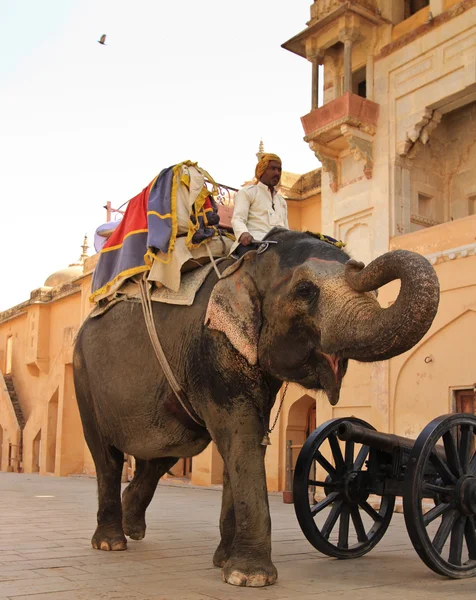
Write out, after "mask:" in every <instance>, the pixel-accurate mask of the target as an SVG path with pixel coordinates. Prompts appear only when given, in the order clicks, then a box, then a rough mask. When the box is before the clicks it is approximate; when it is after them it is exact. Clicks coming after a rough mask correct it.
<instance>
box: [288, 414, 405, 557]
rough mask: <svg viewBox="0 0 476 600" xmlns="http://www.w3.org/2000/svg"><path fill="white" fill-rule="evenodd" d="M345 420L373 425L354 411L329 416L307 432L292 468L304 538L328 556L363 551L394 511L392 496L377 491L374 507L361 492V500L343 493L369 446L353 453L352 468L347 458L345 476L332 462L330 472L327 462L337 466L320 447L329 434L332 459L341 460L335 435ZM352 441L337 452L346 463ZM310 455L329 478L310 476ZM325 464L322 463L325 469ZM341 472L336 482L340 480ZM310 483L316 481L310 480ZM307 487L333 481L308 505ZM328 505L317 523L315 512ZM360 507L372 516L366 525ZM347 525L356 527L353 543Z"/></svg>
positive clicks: (378, 537)
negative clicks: (347, 415) (352, 414)
mask: <svg viewBox="0 0 476 600" xmlns="http://www.w3.org/2000/svg"><path fill="white" fill-rule="evenodd" d="M343 421H350V422H352V423H356V424H359V425H361V426H364V427H366V428H368V429H372V430H374V431H375V429H374V427H372V426H371V425H369V424H368V423H366V422H365V421H363V420H361V419H358V418H355V417H350V418H338V419H331V420H330V421H327V422H326V423H323V424H322V425H321V426H320V427H318V428H317V429H316V430H315V431H314V432H313V433H312V434H311V435H310V436H309V437H308V439H307V440H306V442H305V443H304V445H303V447H302V449H301V451H300V453H299V456H298V459H297V461H296V467H295V472H294V481H293V496H294V509H295V512H296V517H297V519H298V522H299V525H300V527H301V529H302V531H303V533H304V535H305V536H306V538H307V540H308V541H309V542H310V543H311V544H312V545H313V546H314V547H315V548H316V549H317V550H319V551H320V552H322V553H323V554H326V555H327V556H332V557H335V558H340V559H348V558H358V557H360V556H363V555H364V554H367V553H368V552H370V550H372V548H374V547H375V546H376V545H377V544H378V542H379V541H380V540H381V539H382V537H383V536H384V534H385V532H386V530H387V528H388V526H389V524H390V521H391V519H392V516H393V508H394V505H395V496H390V495H386V496H381V497H380V498H381V500H380V506H379V508H378V509H375V508H373V507H372V506H371V505H370V504H369V503H368V502H367V498H365V499H363V498H361V499H360V501H359V499H356V500H355V501H350V500H349V498H348V497H347V496H346V493H345V491H344V490H343V488H345V486H346V485H348V481H349V478H350V477H352V474H353V473H358V472H360V471H362V470H364V469H363V467H364V466H365V461H366V459H367V458H368V454H369V452H370V448H369V447H368V446H363V445H362V446H361V448H360V451H359V452H358V453H357V455H355V454H353V455H352V468H349V465H348V464H346V467H347V470H346V471H345V472H346V475H345V476H344V474H343V473H344V469H342V468H341V472H337V471H336V469H335V468H334V471H336V473H335V474H333V473H332V472H329V470H330V467H336V464H331V463H329V461H327V459H325V457H324V456H323V455H322V453H321V452H320V449H321V448H322V446H323V444H325V443H326V440H329V442H328V443H329V447H330V451H331V454H332V457H333V459H334V463H335V462H336V461H337V462H340V458H339V455H338V451H337V446H336V443H335V441H336V440H337V437H336V436H337V429H338V426H339V425H340V423H342V422H343ZM331 440H332V441H331ZM350 447H352V448H354V447H355V445H354V443H353V442H344V452H343V454H342V451H341V458H342V459H343V461H344V463H347V462H348V463H350V456H351V452H350V450H349V449H348V448H350ZM319 454H320V456H319ZM336 456H337V458H336ZM314 461H316V462H317V463H318V464H319V465H321V467H323V468H324V470H327V473H328V475H330V479H329V477H327V478H326V481H318V480H317V479H312V478H311V477H310V475H311V469H312V465H313V462H314ZM326 463H327V465H326ZM323 465H326V466H327V469H326V467H325V466H323ZM328 469H329V470H328ZM339 477H340V483H339V482H338V479H339ZM344 477H345V478H346V480H345V481H344V480H343V478H344ZM314 484H319V485H315V486H314ZM310 487H311V488H312V487H318V488H322V489H323V490H325V491H326V492H327V491H330V490H331V489H332V487H334V490H335V491H330V493H326V496H325V498H324V499H323V500H321V501H319V502H317V503H316V504H315V505H314V506H313V507H311V505H310V504H309V488H310ZM327 507H330V511H329V514H328V516H327V518H326V520H325V522H324V524H323V526H322V527H319V526H318V525H317V524H316V520H315V517H316V516H317V515H318V514H319V513H321V512H322V511H323V510H324V509H325V508H327ZM364 513H365V515H366V519H367V518H370V520H371V521H372V522H373V524H372V525H371V526H370V527H368V526H367V527H366V526H365V525H364V524H363V521H362V515H363V514H364ZM337 525H338V530H339V531H338V536H337V538H338V539H337V543H332V541H330V540H329V538H330V537H331V534H333V532H334V531H335V528H336V526H337ZM351 525H352V527H353V530H354V531H353V533H354V537H356V538H357V543H354V544H352V545H348V542H349V528H350V526H351ZM334 535H335V534H334ZM346 544H347V545H346Z"/></svg>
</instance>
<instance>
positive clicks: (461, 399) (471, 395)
mask: <svg viewBox="0 0 476 600" xmlns="http://www.w3.org/2000/svg"><path fill="white" fill-rule="evenodd" d="M455 412H457V413H469V414H471V415H476V390H475V388H473V389H469V390H456V391H455Z"/></svg>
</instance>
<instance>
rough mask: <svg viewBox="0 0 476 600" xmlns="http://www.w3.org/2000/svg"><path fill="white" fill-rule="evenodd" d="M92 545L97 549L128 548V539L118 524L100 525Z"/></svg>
mask: <svg viewBox="0 0 476 600" xmlns="http://www.w3.org/2000/svg"><path fill="white" fill-rule="evenodd" d="M91 545H92V547H93V548H94V549H95V550H112V551H118V550H126V549H127V540H126V538H125V536H124V534H123V533H122V529H120V528H118V527H117V526H115V527H114V526H111V525H109V526H105V525H103V526H98V528H97V529H96V531H95V532H94V535H93V538H92V540H91Z"/></svg>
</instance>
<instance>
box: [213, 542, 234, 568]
mask: <svg viewBox="0 0 476 600" xmlns="http://www.w3.org/2000/svg"><path fill="white" fill-rule="evenodd" d="M230 556H231V550H230V549H229V548H227V547H226V546H225V544H224V543H223V542H220V543H219V545H218V548H217V549H216V550H215V554H214V555H213V564H214V565H215V567H224V566H225V563H226V562H227V560H228V559H229V558H230Z"/></svg>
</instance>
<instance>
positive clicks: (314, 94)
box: [311, 56, 319, 110]
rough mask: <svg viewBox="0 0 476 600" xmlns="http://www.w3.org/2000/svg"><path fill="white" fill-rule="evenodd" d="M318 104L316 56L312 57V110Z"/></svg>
mask: <svg viewBox="0 0 476 600" xmlns="http://www.w3.org/2000/svg"><path fill="white" fill-rule="evenodd" d="M318 106H319V61H318V58H317V56H314V58H313V59H312V107H311V108H312V110H314V109H315V108H318Z"/></svg>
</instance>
